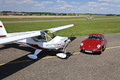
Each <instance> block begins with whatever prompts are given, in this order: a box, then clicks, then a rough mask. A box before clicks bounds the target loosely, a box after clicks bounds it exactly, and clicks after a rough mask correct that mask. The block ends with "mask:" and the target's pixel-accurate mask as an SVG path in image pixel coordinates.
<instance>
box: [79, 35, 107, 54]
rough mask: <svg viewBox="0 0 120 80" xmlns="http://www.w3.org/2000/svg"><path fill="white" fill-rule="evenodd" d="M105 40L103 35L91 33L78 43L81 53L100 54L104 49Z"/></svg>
mask: <svg viewBox="0 0 120 80" xmlns="http://www.w3.org/2000/svg"><path fill="white" fill-rule="evenodd" d="M106 44H107V40H106V39H105V37H104V35H103V34H99V33H92V34H90V35H89V37H88V39H85V40H83V41H82V42H81V43H80V49H81V52H83V53H84V52H85V53H96V52H97V53H100V54H101V53H102V52H103V51H104V50H105V48H106Z"/></svg>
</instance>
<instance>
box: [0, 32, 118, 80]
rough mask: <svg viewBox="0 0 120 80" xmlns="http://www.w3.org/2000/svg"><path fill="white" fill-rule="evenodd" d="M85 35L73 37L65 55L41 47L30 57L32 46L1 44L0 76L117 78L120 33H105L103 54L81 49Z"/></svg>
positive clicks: (11, 79) (4, 79)
mask: <svg viewBox="0 0 120 80" xmlns="http://www.w3.org/2000/svg"><path fill="white" fill-rule="evenodd" d="M87 37H88V36H76V37H74V40H73V41H72V42H71V43H70V44H69V46H68V47H67V52H68V53H71V54H69V55H68V58H67V59H60V58H58V57H56V56H55V55H56V53H58V52H56V51H43V52H41V53H40V54H39V55H38V59H37V60H31V59H29V58H28V57H27V55H28V54H31V53H34V49H32V48H29V47H26V46H23V45H18V44H15V43H9V44H4V45H0V80H119V79H120V67H119V66H120V33H114V34H105V37H106V39H107V48H106V50H105V51H104V52H103V53H102V54H84V53H81V52H80V48H79V46H80V43H81V41H82V40H84V39H86V38H87Z"/></svg>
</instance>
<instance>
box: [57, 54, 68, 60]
mask: <svg viewBox="0 0 120 80" xmlns="http://www.w3.org/2000/svg"><path fill="white" fill-rule="evenodd" d="M56 56H57V57H59V58H62V59H65V58H66V57H67V55H66V54H65V53H58V54H56Z"/></svg>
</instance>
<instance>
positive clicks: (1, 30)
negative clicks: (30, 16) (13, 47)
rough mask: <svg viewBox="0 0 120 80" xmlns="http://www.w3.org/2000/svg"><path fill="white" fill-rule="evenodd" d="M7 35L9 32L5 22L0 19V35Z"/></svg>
mask: <svg viewBox="0 0 120 80" xmlns="http://www.w3.org/2000/svg"><path fill="white" fill-rule="evenodd" d="M6 36H7V32H6V30H5V27H4V25H3V23H2V22H1V21H0V37H6Z"/></svg>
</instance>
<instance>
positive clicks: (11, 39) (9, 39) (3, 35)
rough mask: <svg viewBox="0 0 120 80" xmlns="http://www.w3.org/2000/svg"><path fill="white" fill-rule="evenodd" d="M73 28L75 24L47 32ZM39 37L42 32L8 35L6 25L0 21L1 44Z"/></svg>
mask: <svg viewBox="0 0 120 80" xmlns="http://www.w3.org/2000/svg"><path fill="white" fill-rule="evenodd" d="M72 26H74V24H70V25H65V26H60V27H56V28H50V29H47V30H51V31H52V32H55V31H59V30H62V29H66V28H69V27H72ZM39 35H41V32H40V30H39V31H29V32H19V33H9V34H7V32H6V30H5V28H4V25H3V24H2V22H1V21H0V44H4V43H9V42H14V41H18V40H22V39H26V38H30V37H35V36H39Z"/></svg>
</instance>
